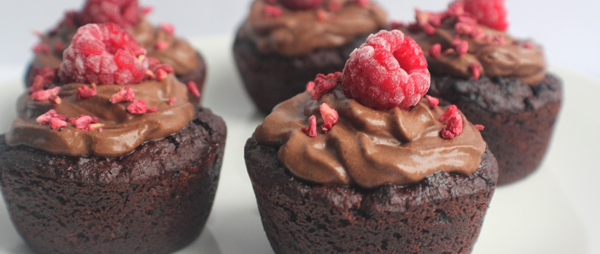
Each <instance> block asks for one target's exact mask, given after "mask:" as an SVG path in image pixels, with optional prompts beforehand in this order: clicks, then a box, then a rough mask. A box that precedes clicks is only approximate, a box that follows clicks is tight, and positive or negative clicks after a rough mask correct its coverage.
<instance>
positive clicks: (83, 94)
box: [77, 85, 96, 100]
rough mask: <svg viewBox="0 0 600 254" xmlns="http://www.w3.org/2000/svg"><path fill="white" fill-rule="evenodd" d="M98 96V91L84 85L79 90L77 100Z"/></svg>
mask: <svg viewBox="0 0 600 254" xmlns="http://www.w3.org/2000/svg"><path fill="white" fill-rule="evenodd" d="M92 96H96V89H95V88H90V87H89V86H86V85H83V86H80V87H79V88H77V100H81V99H85V98H90V97H92Z"/></svg>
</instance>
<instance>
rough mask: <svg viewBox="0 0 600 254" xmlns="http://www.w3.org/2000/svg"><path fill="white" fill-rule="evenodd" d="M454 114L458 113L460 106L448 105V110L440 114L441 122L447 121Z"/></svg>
mask: <svg viewBox="0 0 600 254" xmlns="http://www.w3.org/2000/svg"><path fill="white" fill-rule="evenodd" d="M453 115H458V108H457V107H456V105H452V106H450V107H448V108H447V109H446V111H444V114H442V115H441V116H440V118H439V120H440V122H442V123H445V122H446V121H448V119H450V117H452V116H453Z"/></svg>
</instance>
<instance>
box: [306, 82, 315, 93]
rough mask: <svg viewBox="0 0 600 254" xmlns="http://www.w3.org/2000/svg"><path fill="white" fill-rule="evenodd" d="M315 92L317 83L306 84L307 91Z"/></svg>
mask: <svg viewBox="0 0 600 254" xmlns="http://www.w3.org/2000/svg"><path fill="white" fill-rule="evenodd" d="M313 90H315V82H314V81H310V82H308V83H307V84H306V91H307V92H310V91H313Z"/></svg>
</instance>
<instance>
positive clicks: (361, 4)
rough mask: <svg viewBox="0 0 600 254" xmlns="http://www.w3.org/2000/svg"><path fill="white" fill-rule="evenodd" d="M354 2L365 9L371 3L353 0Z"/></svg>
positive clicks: (366, 0) (363, 0) (364, 0)
mask: <svg viewBox="0 0 600 254" xmlns="http://www.w3.org/2000/svg"><path fill="white" fill-rule="evenodd" d="M354 2H356V3H357V4H358V5H360V6H362V7H367V6H369V3H371V0H354Z"/></svg>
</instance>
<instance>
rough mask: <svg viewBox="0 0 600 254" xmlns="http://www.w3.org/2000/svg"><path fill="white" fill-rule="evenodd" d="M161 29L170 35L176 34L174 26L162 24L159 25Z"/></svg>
mask: <svg viewBox="0 0 600 254" xmlns="http://www.w3.org/2000/svg"><path fill="white" fill-rule="evenodd" d="M159 27H160V29H162V30H163V31H165V32H167V33H168V34H173V33H175V26H173V25H172V24H170V23H164V22H163V23H160V25H159Z"/></svg>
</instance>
